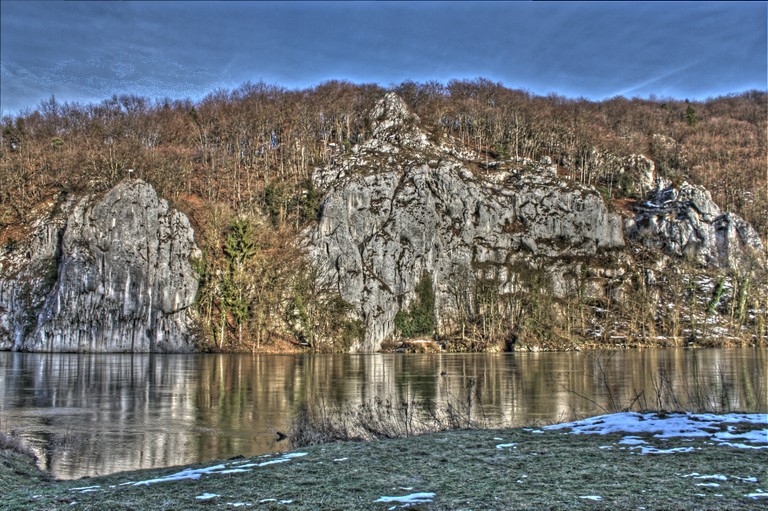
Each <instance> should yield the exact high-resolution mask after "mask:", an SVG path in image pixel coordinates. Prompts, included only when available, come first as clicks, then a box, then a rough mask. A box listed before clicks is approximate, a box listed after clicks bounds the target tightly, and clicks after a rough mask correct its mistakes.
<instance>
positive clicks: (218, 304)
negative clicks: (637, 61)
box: [0, 79, 768, 350]
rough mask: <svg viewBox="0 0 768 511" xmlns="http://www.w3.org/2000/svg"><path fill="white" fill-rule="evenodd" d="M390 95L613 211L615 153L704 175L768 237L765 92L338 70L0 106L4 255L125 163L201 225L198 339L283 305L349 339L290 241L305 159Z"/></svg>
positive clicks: (254, 324) (320, 160)
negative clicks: (621, 90)
mask: <svg viewBox="0 0 768 511" xmlns="http://www.w3.org/2000/svg"><path fill="white" fill-rule="evenodd" d="M390 90H391V91H394V92H396V93H397V94H398V95H400V96H401V97H402V98H403V99H404V100H405V102H406V103H407V104H408V105H409V106H410V108H411V109H412V110H413V111H414V112H415V113H416V114H417V115H418V116H419V117H420V119H421V123H422V126H423V128H424V129H425V130H426V131H427V132H428V133H429V135H430V137H432V138H433V139H434V140H443V139H446V140H448V139H450V140H453V141H455V142H456V143H457V144H461V145H463V146H464V147H467V148H469V149H471V150H472V151H474V152H475V154H477V155H478V157H479V158H480V159H481V160H484V161H485V162H486V163H487V162H489V161H495V160H506V159H512V158H528V159H531V160H534V161H538V160H539V159H540V158H542V157H549V158H551V160H552V161H553V162H554V163H555V164H556V165H557V172H558V174H559V175H560V176H562V177H564V178H567V179H572V180H574V181H577V182H579V183H582V184H586V185H593V186H595V187H596V188H597V189H598V190H599V191H600V192H601V193H602V194H603V196H604V198H605V199H606V201H607V202H608V203H610V204H612V205H613V207H615V208H617V209H621V208H626V204H627V203H628V202H631V201H633V200H640V199H642V197H640V195H639V187H638V185H637V179H636V178H637V176H635V175H632V173H631V172H627V171H626V170H625V169H624V167H623V164H622V162H624V161H626V159H627V158H628V157H630V156H631V155H637V154H643V155H645V156H646V157H648V158H650V159H651V160H653V161H654V162H655V164H656V172H657V175H658V176H660V177H663V178H665V179H668V180H670V181H672V182H680V181H682V180H688V181H690V182H693V183H696V184H700V185H703V186H705V187H706V188H707V189H709V190H710V191H711V192H712V197H713V199H714V200H715V202H717V203H718V204H719V205H720V207H721V208H722V209H723V210H728V211H733V212H736V213H738V214H740V215H741V216H743V217H744V218H745V219H746V220H747V221H749V222H750V223H752V225H753V226H754V227H755V228H756V230H757V231H758V233H759V234H760V236H761V238H762V239H763V240H766V239H767V238H768V148H767V147H766V145H767V144H768V93H766V92H763V91H750V92H745V93H742V94H736V95H730V96H726V97H718V98H712V99H709V100H707V101H701V102H698V101H697V102H689V101H682V100H673V99H663V100H662V99H637V98H635V99H627V98H623V97H617V98H612V99H609V100H605V101H601V102H593V101H588V100H584V99H568V98H563V97H560V96H556V95H549V96H536V95H533V94H530V93H528V92H525V91H520V90H513V89H509V88H506V87H504V86H503V85H501V84H497V83H493V82H491V81H488V80H484V79H477V80H471V81H466V80H464V81H458V80H455V81H450V82H448V83H447V84H442V83H437V82H427V83H415V82H410V81H408V82H403V83H401V84H399V85H393V86H391V87H389V88H384V87H381V86H378V85H371V84H362V85H356V84H352V83H348V82H342V81H330V82H325V83H322V84H320V85H318V86H316V87H313V88H310V89H305V90H289V89H285V88H282V87H278V86H273V85H268V84H264V83H256V84H253V83H246V84H244V85H242V86H241V87H239V88H237V89H235V90H232V91H226V90H219V91H216V92H213V93H211V94H209V95H208V96H206V97H205V98H204V99H202V100H201V101H191V100H188V99H187V100H171V99H164V100H152V99H149V98H144V97H138V96H135V95H123V96H113V97H112V98H110V99H107V100H105V101H102V102H101V103H98V104H87V105H82V104H76V103H63V104H62V103H59V102H58V101H57V100H56V99H55V98H53V97H52V98H50V99H49V100H46V101H44V102H42V103H41V105H40V106H39V107H38V108H37V109H35V110H33V111H27V112H24V113H22V114H20V115H18V116H14V117H5V118H4V119H3V120H2V134H1V135H0V136H1V138H0V148H1V149H0V182H2V183H3V185H2V187H0V250H6V251H12V250H13V249H14V247H15V246H16V245H17V244H18V243H19V242H20V241H21V240H23V239H24V237H25V236H26V235H27V234H28V233H29V231H30V229H31V226H32V223H33V222H34V221H35V220H37V219H39V218H41V217H42V216H44V215H45V214H48V212H50V211H51V210H52V209H54V207H55V205H56V204H60V203H62V202H63V201H64V200H65V199H66V197H68V196H73V195H74V196H77V195H78V194H82V193H86V192H87V193H93V192H99V191H103V190H107V189H109V188H111V187H112V186H114V185H115V184H116V183H117V182H119V181H121V180H122V179H124V178H126V177H127V176H128V175H129V174H128V169H134V171H133V172H132V173H131V176H132V177H138V178H141V179H143V180H145V181H147V182H149V183H151V184H152V185H153V186H154V187H155V188H156V189H157V190H158V193H159V194H160V195H161V196H163V197H165V198H167V199H168V200H170V201H171V203H172V204H173V205H174V206H175V207H177V208H178V209H180V210H181V211H183V212H185V213H186V214H187V215H188V216H189V217H190V219H191V220H192V223H193V225H194V227H195V231H196V237H197V242H198V244H199V245H200V247H201V249H202V251H203V254H204V255H203V258H202V259H201V260H200V261H198V262H197V266H198V271H199V273H200V277H201V291H200V292H199V297H198V313H199V316H200V319H201V321H200V325H201V326H200V327H201V329H203V330H205V332H203V335H201V338H203V339H208V341H206V342H209V343H210V346H207V347H208V348H211V349H233V350H236V349H261V348H262V347H263V346H265V345H274V344H275V343H276V342H277V341H279V340H280V339H281V338H283V337H286V336H290V335H291V332H290V328H287V327H285V325H284V326H283V327H280V328H277V327H276V326H275V325H276V324H278V323H281V322H282V323H283V324H284V323H286V320H285V316H286V310H287V309H291V310H294V311H295V310H301V311H302V314H304V315H305V316H306V315H314V316H313V321H314V322H315V323H316V324H322V325H323V328H324V329H325V330H326V331H328V332H330V333H331V334H333V335H336V336H339V337H342V338H343V337H344V336H354V335H358V334H359V331H358V330H359V328H358V325H356V324H355V323H354V322H339V321H336V318H338V317H340V316H343V314H344V310H345V306H346V304H345V303H343V302H342V301H340V300H335V301H334V300H330V299H324V300H318V296H319V294H322V293H323V292H324V291H323V290H318V289H316V288H315V287H314V283H313V281H312V278H311V273H312V269H311V268H310V267H309V266H308V264H307V263H304V262H302V261H303V258H302V257H301V256H300V254H299V249H298V248H297V247H295V246H294V244H293V243H292V240H293V239H295V237H296V236H297V234H298V232H299V231H300V230H301V229H302V228H303V227H304V226H306V225H307V224H308V223H310V222H313V221H314V220H315V219H316V217H317V214H318V208H319V205H320V200H321V197H322V190H317V189H315V187H314V186H313V184H312V180H311V175H312V171H313V169H314V168H316V167H318V166H322V165H324V164H325V163H327V162H328V161H330V160H331V159H333V158H336V157H338V156H340V155H343V154H347V153H348V152H349V151H351V148H352V146H353V145H355V144H358V143H361V142H363V141H364V140H366V139H367V138H368V137H369V136H370V134H371V124H370V119H369V118H368V117H367V114H368V112H369V111H370V110H371V108H372V107H373V105H374V104H375V102H376V101H377V100H379V99H380V98H381V97H382V96H383V95H384V93H385V92H387V91H390ZM318 303H322V304H324V305H323V307H322V308H320V307H317V306H315V308H314V309H312V304H318ZM277 304H279V305H277ZM286 304H287V305H286ZM321 309H322V310H321ZM289 322H290V321H289ZM204 348H205V347H204Z"/></svg>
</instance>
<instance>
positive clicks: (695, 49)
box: [0, 0, 768, 115]
mask: <svg viewBox="0 0 768 511" xmlns="http://www.w3.org/2000/svg"><path fill="white" fill-rule="evenodd" d="M767 27H768V2H744V3H739V2H722V3H721V2H522V1H520V2H505V1H493V2H465V1H448V2H439V1H430V2H396V1H380V2H358V1H346V2H316V1H313V2H250V1H237V2H224V1H211V2H206V1H150V2H141V1H114V2H112V1H86V2H77V1H74V2H69V1H68V2H64V1H47V2H40V1H29V0H2V1H0V103H1V104H0V109H1V110H2V114H3V115H18V114H19V113H22V112H24V111H26V110H27V109H34V108H36V107H38V106H39V105H40V103H41V101H44V100H48V99H49V98H50V97H51V96H54V97H55V98H56V100H57V101H59V102H80V103H91V102H94V103H98V102H101V101H102V100H104V99H107V98H110V97H111V96H112V95H114V94H117V95H121V94H136V95H140V96H146V97H149V98H151V99H162V98H166V97H167V98H171V99H185V98H190V99H192V100H199V99H201V98H202V97H204V96H205V95H206V94H208V93H211V92H214V91H216V90H220V89H225V90H231V89H234V88H236V87H238V86H240V85H242V84H243V83H245V82H248V81H250V82H254V83H255V82H258V81H264V82H266V83H268V84H273V85H279V86H283V87H286V88H289V89H303V88H309V87H313V86H315V85H318V84H320V83H322V82H324V81H327V80H346V81H350V82H353V83H378V84H380V85H382V86H385V87H386V86H389V85H392V84H397V83H400V82H402V81H405V80H413V81H416V82H425V81H429V80H436V81H439V82H443V83H447V82H448V81H449V80H452V79H473V78H478V77H482V78H486V79H489V80H492V81H494V82H501V83H503V84H504V85H505V86H506V87H509V88H513V89H524V90H527V91H529V92H532V93H535V94H541V95H546V94H550V93H554V94H558V95H561V96H565V97H573V98H576V97H584V98H588V99H592V100H602V99H606V98H611V97H614V96H619V95H620V96H625V97H645V98H647V97H650V96H652V95H653V96H656V97H658V98H676V99H690V100H692V101H695V100H703V99H706V98H708V97H715V96H721V95H725V94H729V93H739V92H743V91H745V90H751V89H758V90H766V89H767V88H768V84H767V81H768V35H767Z"/></svg>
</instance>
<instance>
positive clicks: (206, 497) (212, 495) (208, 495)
mask: <svg viewBox="0 0 768 511" xmlns="http://www.w3.org/2000/svg"><path fill="white" fill-rule="evenodd" d="M216 497H221V495H219V494H218V493H203V494H202V495H198V496H197V497H195V498H196V499H197V500H211V499H215V498H216Z"/></svg>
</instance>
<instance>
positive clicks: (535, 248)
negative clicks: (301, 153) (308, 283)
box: [304, 93, 761, 351]
mask: <svg viewBox="0 0 768 511" xmlns="http://www.w3.org/2000/svg"><path fill="white" fill-rule="evenodd" d="M371 122H372V137H371V138H370V139H369V140H367V141H366V142H365V143H363V144H361V145H359V146H356V147H354V148H353V149H352V152H351V154H348V155H345V156H340V157H337V159H336V160H334V161H332V162H331V163H330V164H329V165H327V166H325V167H323V168H318V169H316V171H315V173H314V176H313V179H314V181H315V184H316V186H317V187H318V188H320V189H321V190H323V192H324V194H325V199H324V201H323V203H322V207H321V212H320V215H319V222H318V224H317V225H316V226H313V227H311V228H310V229H308V230H307V231H306V232H305V236H304V241H305V244H306V246H307V250H308V253H309V254H310V257H311V258H312V259H313V260H314V261H315V262H316V263H317V265H318V266H319V268H320V270H321V272H320V273H321V275H322V278H323V279H324V280H325V282H326V284H330V285H331V286H333V287H335V288H336V289H337V290H338V292H339V293H340V294H341V296H342V297H343V298H344V299H345V300H346V301H347V302H349V303H350V304H352V305H353V307H354V308H355V309H356V311H357V313H358V315H359V317H360V318H361V319H362V320H363V321H364V323H365V329H366V333H365V339H364V341H363V342H362V343H360V344H359V345H357V346H355V347H354V349H358V350H363V351H372V350H377V349H379V348H380V346H381V343H382V342H383V341H385V340H388V339H390V338H392V337H393V335H395V333H396V332H395V317H396V315H397V313H398V311H401V310H405V309H407V307H408V306H409V305H410V304H411V303H412V302H413V301H414V299H415V296H416V291H415V290H416V287H417V284H418V282H419V279H420V278H421V276H422V275H424V274H428V275H429V276H430V277H431V279H432V283H433V291H434V295H435V324H436V330H437V331H438V332H441V331H447V330H450V328H451V327H452V326H454V325H452V323H454V322H455V318H456V317H457V316H460V315H461V314H462V313H463V312H462V309H467V308H468V309H471V308H475V309H477V308H478V305H477V303H476V302H477V301H478V300H479V298H478V291H477V290H478V289H479V284H483V283H486V284H487V283H491V285H492V287H493V288H494V289H495V291H497V292H498V293H499V294H502V295H503V294H506V295H512V294H515V293H519V292H521V291H522V292H530V291H531V290H532V286H533V284H532V279H531V275H532V274H536V273H539V274H542V273H543V274H544V276H545V277H546V279H545V280H546V282H547V287H548V289H547V292H549V293H551V294H552V295H553V296H554V297H555V298H563V297H566V296H567V295H577V294H578V296H579V297H580V300H582V302H585V301H589V300H596V301H600V300H613V301H616V300H620V299H621V297H622V296H623V294H624V291H625V290H626V288H627V287H628V286H630V285H631V283H630V282H628V280H627V278H626V274H627V272H628V270H630V269H631V268H632V266H633V262H632V258H633V253H634V251H633V250H630V247H629V246H627V244H628V243H629V242H630V241H631V242H632V243H633V244H636V245H637V246H640V245H642V244H645V245H646V246H647V248H650V249H652V250H653V251H655V252H656V253H657V254H658V256H659V261H660V264H663V261H661V258H663V257H665V256H664V254H667V255H668V256H679V255H681V254H683V253H688V254H690V255H692V256H693V258H694V259H695V260H697V261H699V262H700V263H701V264H703V265H705V266H706V265H710V266H713V267H723V266H729V265H736V264H739V261H741V260H742V259H743V258H744V257H746V255H745V254H748V253H751V252H755V251H759V250H760V248H761V245H760V239H759V237H758V236H757V235H756V234H755V233H754V230H752V229H751V227H749V226H748V225H747V224H746V223H745V222H744V221H743V220H741V219H739V218H738V217H736V216H735V215H728V214H722V213H721V212H720V210H719V208H717V206H716V205H714V203H712V201H711V198H709V194H708V193H706V192H705V191H704V190H701V189H699V188H696V187H693V186H690V185H685V186H683V187H680V189H679V190H673V189H666V188H665V187H657V188H656V189H655V190H652V191H651V192H650V195H649V199H648V201H647V202H646V203H645V205H644V206H639V207H638V210H637V213H636V215H634V216H629V215H628V214H627V213H625V215H624V217H622V216H621V215H620V214H619V213H616V212H611V211H609V209H608V207H607V206H606V203H605V202H604V199H603V197H602V196H601V195H600V193H598V191H596V190H595V189H594V188H593V187H587V186H581V185H578V184H576V183H574V182H572V181H569V180H566V179H563V178H560V177H558V175H557V172H556V168H555V167H554V166H552V164H551V160H549V159H548V158H545V159H544V160H543V161H542V162H536V163H534V162H532V161H529V160H510V161H502V162H493V163H488V162H487V161H483V158H482V157H480V156H479V155H477V154H473V153H472V152H471V151H467V150H466V149H462V148H458V149H457V147H456V144H455V143H451V142H450V141H444V142H438V141H436V140H435V139H436V138H439V137H434V136H432V135H431V134H430V133H429V132H427V131H426V130H425V129H423V128H422V127H421V125H420V120H419V118H418V117H417V116H416V115H415V114H413V113H412V112H410V111H409V110H408V108H407V106H406V105H405V103H404V102H403V101H402V100H401V99H400V98H399V97H398V96H397V95H395V94H394V93H389V94H387V95H386V96H385V97H384V98H383V99H382V100H381V101H380V102H379V103H378V104H377V106H376V108H375V109H374V110H373V112H372V113H371ZM638 161H639V162H640V163H638ZM631 163H633V164H634V165H635V166H638V165H640V164H642V165H641V166H642V169H643V176H642V178H643V182H642V183H641V186H640V187H641V188H643V189H644V191H647V190H649V188H650V186H651V183H652V182H653V181H654V177H653V175H652V174H653V163H652V162H650V160H647V159H646V158H644V157H643V156H636V157H634V159H633V160H632V162H631ZM473 302H474V303H473Z"/></svg>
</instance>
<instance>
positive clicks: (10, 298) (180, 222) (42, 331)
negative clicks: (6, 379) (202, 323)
mask: <svg viewBox="0 0 768 511" xmlns="http://www.w3.org/2000/svg"><path fill="white" fill-rule="evenodd" d="M14 252H15V253H13V254H11V256H10V257H5V258H4V259H5V260H4V261H2V264H3V267H2V268H0V271H1V273H0V347H1V348H5V349H9V348H12V349H15V350H26V351H60V352H149V351H151V352H157V351H161V352H167V351H189V350H191V349H192V342H191V336H190V324H191V323H190V317H189V310H188V309H189V307H190V306H191V305H192V304H193V302H194V299H195V294H196V292H197V285H198V283H197V275H196V273H195V271H194V270H193V268H192V266H191V258H194V257H196V256H197V255H198V252H199V251H198V249H197V247H196V245H195V243H194V239H193V230H192V228H191V226H190V224H189V221H188V219H187V217H186V216H185V215H184V214H182V213H180V212H178V211H175V210H173V209H171V208H170V207H169V205H168V203H167V201H165V200H162V199H160V198H158V196H157V193H156V192H155V190H154V189H153V188H152V187H151V186H150V185H148V184H147V183H145V182H143V181H140V180H130V179H129V180H125V181H123V182H122V183H120V184H119V185H117V186H116V187H114V188H113V189H111V190H109V191H108V192H106V193H105V194H103V195H99V196H86V197H84V198H82V199H80V200H79V201H73V200H70V201H67V202H65V203H64V204H61V205H60V211H59V212H58V213H54V214H52V216H50V217H49V218H45V219H43V220H41V221H40V222H38V226H37V229H36V231H35V233H34V235H33V237H32V241H31V242H30V244H29V246H28V247H26V250H21V249H17V250H15V251H14Z"/></svg>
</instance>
